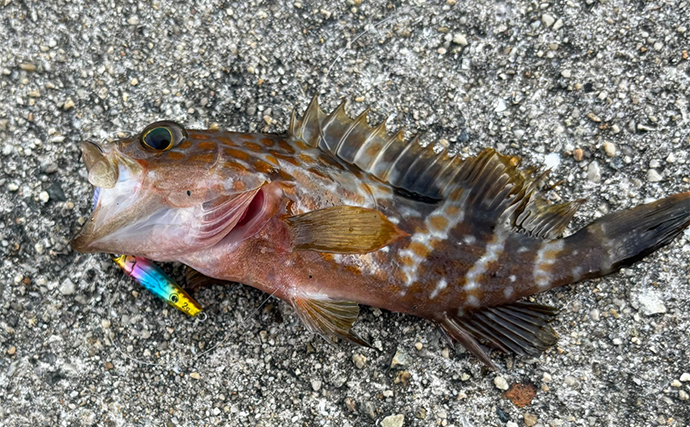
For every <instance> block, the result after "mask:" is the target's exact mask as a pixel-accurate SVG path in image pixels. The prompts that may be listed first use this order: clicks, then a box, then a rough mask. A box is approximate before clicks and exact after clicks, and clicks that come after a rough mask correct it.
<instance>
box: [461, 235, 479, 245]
mask: <svg viewBox="0 0 690 427" xmlns="http://www.w3.org/2000/svg"><path fill="white" fill-rule="evenodd" d="M462 240H463V241H464V242H465V243H466V244H468V245H471V244H473V243H474V242H476V241H477V239H476V238H475V237H474V236H473V235H471V234H468V235H466V236H465V237H463V239H462Z"/></svg>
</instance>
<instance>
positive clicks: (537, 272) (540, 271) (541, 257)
mask: <svg viewBox="0 0 690 427" xmlns="http://www.w3.org/2000/svg"><path fill="white" fill-rule="evenodd" d="M562 249H563V239H556V240H551V241H550V242H542V244H541V246H540V247H539V251H537V258H536V259H535V260H534V271H533V273H532V276H533V277H534V283H535V284H536V285H537V286H538V287H539V288H540V289H544V288H546V287H547V286H549V284H550V283H551V273H550V272H549V271H548V270H545V268H548V267H550V266H551V265H552V264H553V263H554V262H556V257H555V256H554V257H551V258H547V257H546V253H547V252H556V253H558V252H560V251H561V250H562Z"/></svg>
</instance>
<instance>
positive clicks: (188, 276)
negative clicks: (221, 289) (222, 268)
mask: <svg viewBox="0 0 690 427" xmlns="http://www.w3.org/2000/svg"><path fill="white" fill-rule="evenodd" d="M184 276H185V282H186V283H187V289H190V290H192V291H197V290H198V289H200V288H202V287H204V286H209V285H223V284H227V283H231V282H228V281H227V280H221V279H214V278H213V277H208V276H206V275H203V274H201V273H199V272H198V271H196V270H195V269H193V268H192V267H190V266H187V267H186V268H185V272H184Z"/></svg>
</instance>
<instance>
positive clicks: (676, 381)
mask: <svg viewBox="0 0 690 427" xmlns="http://www.w3.org/2000/svg"><path fill="white" fill-rule="evenodd" d="M682 386H683V384H682V383H681V382H680V381H678V380H673V381H671V387H676V388H678V387H682Z"/></svg>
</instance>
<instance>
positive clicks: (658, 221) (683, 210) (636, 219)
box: [561, 192, 690, 280]
mask: <svg viewBox="0 0 690 427" xmlns="http://www.w3.org/2000/svg"><path fill="white" fill-rule="evenodd" d="M688 225H690V192H685V193H679V194H675V195H673V196H670V197H666V198H664V199H661V200H657V201H655V202H652V203H647V204H644V205H640V206H636V207H634V208H631V209H627V210H623V211H619V212H614V213H611V214H608V215H605V216H603V217H601V218H598V219H596V220H595V221H594V222H592V223H591V224H589V225H588V226H586V227H585V228H583V229H582V230H580V231H578V232H577V233H575V234H573V235H572V236H569V237H567V238H566V239H564V248H563V249H564V251H563V257H562V259H561V261H562V262H566V263H568V264H569V265H570V266H571V268H573V272H574V273H575V274H573V275H574V276H576V277H573V279H575V280H581V279H587V278H593V277H599V276H603V275H606V274H609V273H612V272H614V271H617V270H618V269H620V268H622V267H626V266H628V265H631V264H633V263H634V262H636V261H638V260H639V259H641V258H643V257H645V256H647V255H649V254H650V253H652V252H654V251H656V250H657V249H659V248H661V247H663V246H665V245H667V244H669V243H670V242H671V241H672V240H673V239H674V238H675V237H676V236H677V235H678V234H680V233H681V232H682V231H683V230H685V228H687V227H688ZM569 255H570V256H569ZM569 257H571V258H572V259H570V260H568V259H567V258H569ZM578 259H579V262H577V261H578Z"/></svg>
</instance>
